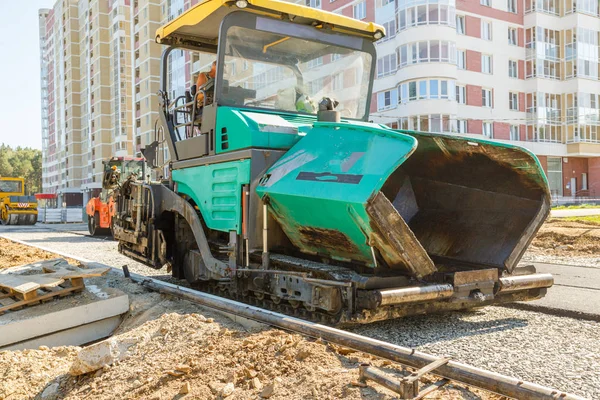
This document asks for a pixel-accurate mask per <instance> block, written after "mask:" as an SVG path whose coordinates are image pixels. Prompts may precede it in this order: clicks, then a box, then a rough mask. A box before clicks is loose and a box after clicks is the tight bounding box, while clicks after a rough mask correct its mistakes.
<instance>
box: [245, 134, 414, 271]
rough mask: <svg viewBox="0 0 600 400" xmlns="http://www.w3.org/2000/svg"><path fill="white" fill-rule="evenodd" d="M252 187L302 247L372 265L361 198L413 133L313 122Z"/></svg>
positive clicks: (405, 149)
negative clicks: (299, 138) (261, 180)
mask: <svg viewBox="0 0 600 400" xmlns="http://www.w3.org/2000/svg"><path fill="white" fill-rule="evenodd" d="M314 126H315V127H314V128H313V129H312V130H310V131H309V132H308V133H307V135H306V136H305V137H304V138H303V139H302V140H300V141H299V142H298V143H297V144H296V145H295V146H294V147H292V148H291V149H290V150H289V151H288V152H287V153H286V154H285V155H284V156H283V157H282V158H281V159H280V160H279V161H278V162H277V163H275V164H274V165H273V166H272V167H271V168H270V169H269V171H268V175H267V176H268V179H266V181H263V183H262V184H261V186H259V187H258V188H257V193H258V195H259V196H260V197H261V198H262V197H265V196H268V198H269V205H270V211H271V212H272V213H273V216H274V217H275V219H276V220H277V221H278V222H279V223H280V225H281V226H282V228H283V230H284V232H285V233H286V235H287V236H288V238H289V239H290V240H291V241H292V243H294V245H296V246H297V247H299V248H300V249H301V250H302V251H305V252H307V253H314V254H327V255H329V256H331V257H332V258H335V259H340V260H353V261H358V262H361V263H364V264H366V265H370V266H373V258H372V254H371V248H370V245H369V243H368V238H369V237H370V234H371V227H370V226H369V223H368V221H369V217H368V216H367V213H366V209H365V207H366V203H367V200H368V199H369V198H370V197H371V196H372V195H373V194H374V193H377V191H378V190H379V189H380V188H381V187H382V186H383V184H384V183H385V181H386V179H387V178H388V177H389V175H390V174H391V173H392V172H393V171H394V170H396V169H397V168H398V166H399V165H401V164H402V163H403V162H404V160H406V159H407V157H409V156H410V154H412V152H413V151H414V150H415V148H416V146H417V141H416V140H415V138H413V137H411V136H409V135H404V134H401V133H397V132H393V131H391V130H387V129H382V128H379V127H378V126H376V125H370V126H367V125H357V124H352V125H351V124H347V123H339V124H335V123H315V125H314Z"/></svg>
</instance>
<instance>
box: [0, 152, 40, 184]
mask: <svg viewBox="0 0 600 400" xmlns="http://www.w3.org/2000/svg"><path fill="white" fill-rule="evenodd" d="M0 176H5V177H11V178H24V179H25V185H26V188H27V193H29V194H33V193H39V192H40V191H41V190H42V152H41V151H40V150H37V149H32V148H29V147H25V148H23V147H17V148H16V149H13V148H12V147H10V146H8V145H5V144H2V145H0Z"/></svg>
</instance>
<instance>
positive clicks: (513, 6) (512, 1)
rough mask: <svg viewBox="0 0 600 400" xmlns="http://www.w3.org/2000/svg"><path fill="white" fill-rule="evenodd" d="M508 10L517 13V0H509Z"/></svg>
mask: <svg viewBox="0 0 600 400" xmlns="http://www.w3.org/2000/svg"><path fill="white" fill-rule="evenodd" d="M507 1H508V4H507V6H508V7H507V8H508V12H511V13H515V14H516V13H517V0H507Z"/></svg>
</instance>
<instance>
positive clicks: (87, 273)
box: [43, 267, 110, 279]
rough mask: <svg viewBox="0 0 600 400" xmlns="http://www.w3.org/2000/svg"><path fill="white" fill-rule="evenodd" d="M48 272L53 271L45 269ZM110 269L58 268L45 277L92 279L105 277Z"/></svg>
mask: <svg viewBox="0 0 600 400" xmlns="http://www.w3.org/2000/svg"><path fill="white" fill-rule="evenodd" d="M44 270H46V271H51V270H50V269H48V268H44ZM108 271H110V268H94V269H83V268H77V267H70V268H69V269H66V268H58V269H56V270H55V271H51V272H49V273H46V274H44V275H43V276H50V277H53V278H62V279H75V278H92V277H97V276H102V275H105V274H106V273H107V272H108Z"/></svg>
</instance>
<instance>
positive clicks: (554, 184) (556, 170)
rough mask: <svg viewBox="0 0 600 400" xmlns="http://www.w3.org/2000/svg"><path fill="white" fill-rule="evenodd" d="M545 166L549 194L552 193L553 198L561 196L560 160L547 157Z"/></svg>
mask: <svg viewBox="0 0 600 400" xmlns="http://www.w3.org/2000/svg"><path fill="white" fill-rule="evenodd" d="M547 165H548V173H547V176H548V186H550V193H552V195H554V196H562V195H563V185H562V158H561V157H548V161H547Z"/></svg>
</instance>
